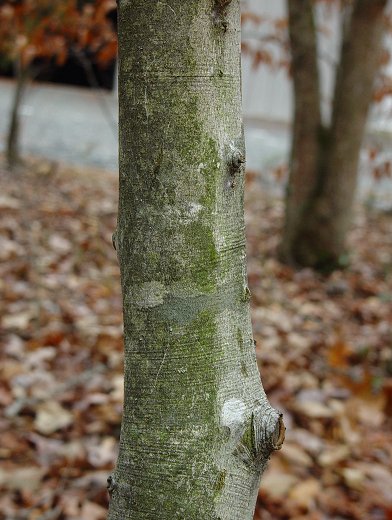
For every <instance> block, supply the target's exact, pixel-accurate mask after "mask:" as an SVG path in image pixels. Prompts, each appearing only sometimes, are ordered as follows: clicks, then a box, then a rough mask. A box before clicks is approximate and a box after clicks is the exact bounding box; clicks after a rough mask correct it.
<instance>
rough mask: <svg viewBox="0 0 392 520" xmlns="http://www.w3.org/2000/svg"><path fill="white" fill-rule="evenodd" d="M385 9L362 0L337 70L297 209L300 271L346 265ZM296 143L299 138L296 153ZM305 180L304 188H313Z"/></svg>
mask: <svg viewBox="0 0 392 520" xmlns="http://www.w3.org/2000/svg"><path fill="white" fill-rule="evenodd" d="M294 1H296V0H294ZM385 5H386V0H376V1H375V0H357V1H356V2H354V5H353V7H352V15H351V23H350V26H349V28H348V30H347V31H346V33H345V35H344V40H343V44H342V53H341V59H340V63H339V66H338V70H337V78H336V85H335V92H334V101H333V112H332V122H331V126H330V128H329V129H327V130H324V131H322V132H321V133H319V134H318V135H319V136H321V137H322V138H321V139H319V150H318V157H319V160H318V167H317V169H315V172H314V178H315V179H316V182H315V183H313V186H312V191H310V192H309V193H310V194H309V197H308V201H307V203H306V204H305V207H304V209H302V207H299V208H297V211H298V212H299V213H300V219H298V221H296V222H295V226H296V230H295V231H293V232H292V234H291V236H292V237H294V238H293V239H292V241H291V244H290V252H291V258H292V259H294V261H295V262H297V263H299V264H301V265H307V266H313V267H316V268H320V269H326V270H331V269H333V268H335V267H338V266H341V265H342V264H344V263H345V261H346V260H345V258H346V235H347V231H348V229H349V224H350V221H351V211H352V207H353V201H354V194H355V188H356V184H357V177H358V175H357V172H358V161H359V154H360V150H361V143H362V137H363V133H364V130H365V125H366V120H367V113H368V109H369V106H370V104H371V100H372V93H373V84H374V78H375V75H376V72H377V69H378V67H379V64H380V53H381V49H382V35H383V25H384V20H383V14H384V8H385ZM293 65H294V67H295V62H293ZM296 95H297V93H296ZM298 95H301V94H300V93H299V94H298ZM295 142H296V139H295V138H294V148H295ZM293 153H295V152H293ZM306 179H307V176H305V177H304V179H303V181H302V182H304V183H308V181H307V180H306ZM286 256H287V255H286Z"/></svg>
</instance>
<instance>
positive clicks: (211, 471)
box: [109, 0, 283, 520]
mask: <svg viewBox="0 0 392 520" xmlns="http://www.w3.org/2000/svg"><path fill="white" fill-rule="evenodd" d="M239 45H240V20H239V2H238V1H237V0H234V1H232V2H230V1H229V2H228V1H222V0H220V1H217V2H216V3H215V4H214V3H213V2H212V1H211V0H187V1H186V2H184V1H183V0H172V1H171V2H170V5H169V4H168V3H165V2H157V1H156V0H133V1H132V2H129V1H125V0H124V1H121V2H120V7H119V51H120V58H119V107H120V108H119V110H120V114H119V115H120V197H119V215H118V227H117V231H116V233H115V236H114V243H115V244H116V248H117V251H118V257H119V263H120V268H121V283H122V292H123V301H124V327H125V403H124V415H123V422H122V429H121V440H120V453H119V457H118V461H117V465H116V470H115V472H114V474H113V476H112V477H110V479H109V491H110V493H111V504H110V511H109V519H110V520H119V519H121V520H125V519H131V518H132V519H135V518H137V519H138V520H143V519H151V520H153V519H154V520H156V519H157V518H160V519H161V520H165V519H168V520H169V519H170V520H173V518H181V519H183V518H189V519H191V518H202V519H203V520H208V519H216V520H217V519H221V520H226V519H227V520H229V519H231V520H232V519H233V518H238V519H244V520H245V519H251V518H252V515H253V510H254V506H255V500H256V495H257V490H258V486H259V479H260V474H261V471H262V470H263V468H264V465H265V464H266V461H267V460H268V457H269V455H270V453H271V451H272V450H273V449H274V448H278V447H279V446H280V444H281V442H282V436H283V426H282V424H281V419H280V416H279V414H278V413H277V412H276V411H275V410H273V409H272V408H271V407H270V406H269V404H268V402H267V400H266V397H265V394H264V392H263V390H262V387H261V385H260V379H259V374H258V371H257V367H256V360H255V354H254V344H253V339H252V332H251V324H250V314H249V289H248V287H247V280H246V270H245V239H244V218H243V185H244V175H243V173H244V172H243V162H244V144H243V132H242V124H241V96H240V46H239Z"/></svg>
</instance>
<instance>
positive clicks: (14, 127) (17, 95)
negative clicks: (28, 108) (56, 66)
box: [6, 60, 29, 170]
mask: <svg viewBox="0 0 392 520" xmlns="http://www.w3.org/2000/svg"><path fill="white" fill-rule="evenodd" d="M15 77H16V85H15V90H14V97H13V100H12V107H11V115H10V121H9V125H8V134H7V149H6V158H7V163H8V167H9V168H10V169H11V170H12V169H13V168H14V167H15V166H16V164H17V163H18V162H19V159H20V153H19V152H20V151H19V147H20V143H19V126H20V121H19V110H20V104H21V101H22V99H23V94H24V91H25V87H26V83H27V79H28V77H29V74H28V69H27V68H25V69H24V68H23V67H22V65H21V63H20V60H17V61H16V63H15Z"/></svg>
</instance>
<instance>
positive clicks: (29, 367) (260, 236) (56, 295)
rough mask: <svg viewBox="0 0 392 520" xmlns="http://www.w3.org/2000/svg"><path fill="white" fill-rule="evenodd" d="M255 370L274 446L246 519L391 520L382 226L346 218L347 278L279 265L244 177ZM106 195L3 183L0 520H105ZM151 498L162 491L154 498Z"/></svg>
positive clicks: (111, 437) (108, 179)
mask: <svg viewBox="0 0 392 520" xmlns="http://www.w3.org/2000/svg"><path fill="white" fill-rule="evenodd" d="M246 199H247V200H246V223H247V235H248V270H249V282H250V287H251V291H252V296H253V297H252V306H253V307H252V313H253V326H254V334H255V339H256V341H257V356H258V360H259V363H260V369H261V373H262V378H263V383H264V386H265V389H266V391H267V393H268V395H269V398H270V400H271V402H272V403H273V404H274V406H276V407H277V408H278V409H280V410H281V411H282V412H283V413H284V418H285V423H286V427H287V435H286V442H285V444H284V446H283V448H282V450H281V451H280V452H277V453H274V454H273V456H272V458H271V461H270V464H269V467H268V470H267V471H266V473H265V475H264V477H263V481H262V489H261V491H260V494H259V499H258V503H257V509H256V517H255V518H257V519H263V520H267V519H271V520H272V519H293V520H294V519H295V520H299V519H311V520H324V519H334V520H338V519H355V520H365V519H371V520H391V519H392V418H391V416H392V232H391V231H392V215H391V214H390V213H389V214H388V213H387V212H384V213H382V212H380V211H375V210H369V209H367V210H366V209H364V208H362V209H359V208H358V210H357V212H356V214H355V221H354V225H353V230H352V232H351V235H350V247H351V250H352V255H351V258H350V265H349V267H348V268H347V269H346V270H344V271H336V272H334V273H332V274H330V275H329V276H321V275H319V274H316V273H314V272H313V271H311V270H301V271H294V270H293V269H291V268H289V267H287V266H285V265H283V264H281V263H280V262H279V261H278V259H277V254H276V251H277V246H278V243H279V237H280V229H281V226H282V211H283V206H282V202H281V201H279V200H275V199H272V198H271V197H266V196H265V194H263V192H262V189H261V187H260V183H259V182H258V180H257V177H256V176H254V175H251V174H250V175H248V182H247V197H246ZM116 206H117V185H116V181H115V180H114V178H113V175H110V176H109V175H106V174H103V173H102V172H99V171H95V170H86V169H85V168H84V169H80V168H79V169H78V168H75V167H72V168H71V167H65V166H57V165H55V164H53V163H48V162H45V161H38V160H36V161H33V160H31V161H29V162H28V163H27V166H26V167H25V169H24V171H23V172H20V173H19V174H15V175H13V176H11V175H10V174H9V173H8V172H7V171H5V169H4V168H2V169H1V168H0V212H1V221H0V261H1V263H0V293H1V300H0V320H1V321H0V325H1V336H0V341H1V347H0V405H1V407H2V414H1V416H0V491H1V493H0V519H4V520H51V519H59V520H101V519H105V518H106V511H107V503H108V497H107V492H106V479H107V476H108V475H109V473H110V470H111V468H112V466H113V464H114V461H115V459H116V451H117V440H118V436H119V429H120V419H121V409H122V399H123V376H122V316H121V297H120V284H119V270H118V265H117V260H116V254H115V251H114V250H113V247H112V239H111V235H112V232H113V230H114V227H115V218H116V209H117V208H116ZM157 485H158V483H157Z"/></svg>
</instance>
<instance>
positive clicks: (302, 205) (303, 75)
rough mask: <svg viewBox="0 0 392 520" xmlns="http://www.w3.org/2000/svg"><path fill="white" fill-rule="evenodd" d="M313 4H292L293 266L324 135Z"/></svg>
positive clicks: (286, 251) (284, 249)
mask: <svg viewBox="0 0 392 520" xmlns="http://www.w3.org/2000/svg"><path fill="white" fill-rule="evenodd" d="M312 3H313V2H312V1H311V0H306V1H303V0H289V2H288V14H289V37H290V48H291V74H292V78H293V85H294V124H293V141H292V146H291V158H290V176H289V182H288V185H287V193H286V214H285V226H284V232H283V241H282V245H281V254H282V256H283V258H284V259H285V260H286V261H288V262H289V263H292V262H293V261H294V258H293V249H295V240H296V234H297V230H298V226H299V225H300V223H301V220H302V218H303V214H304V211H305V209H306V205H307V203H308V200H309V197H310V196H311V194H312V193H313V192H314V189H315V185H316V182H317V176H316V175H315V173H316V172H317V170H318V167H319V137H320V132H321V113H320V91H319V74H318V65H317V44H316V29H315V24H314V20H313V12H312Z"/></svg>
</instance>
